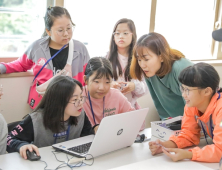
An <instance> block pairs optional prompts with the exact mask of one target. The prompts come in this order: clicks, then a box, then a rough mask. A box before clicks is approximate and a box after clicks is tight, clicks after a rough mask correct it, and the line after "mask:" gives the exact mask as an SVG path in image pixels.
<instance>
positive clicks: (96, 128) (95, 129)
mask: <svg viewBox="0 0 222 170" xmlns="http://www.w3.org/2000/svg"><path fill="white" fill-rule="evenodd" d="M98 128H99V125H98V126H96V127H95V128H94V132H95V134H96V132H97V130H98Z"/></svg>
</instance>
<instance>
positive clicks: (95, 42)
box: [65, 0, 151, 57]
mask: <svg viewBox="0 0 222 170" xmlns="http://www.w3.org/2000/svg"><path fill="white" fill-rule="evenodd" d="M150 7H151V0H139V2H138V3H135V2H134V1H128V0H121V1H120V0H112V1H104V0H94V1H92V0H81V1H80V0H66V1H65V8H67V10H68V11H69V13H70V15H71V17H72V20H73V22H74V23H75V24H76V28H75V30H74V34H73V38H74V39H76V40H79V41H81V42H83V43H85V45H86V47H87V49H88V51H89V54H90V57H95V56H105V55H106V54H107V52H108V51H109V44H110V38H111V35H112V31H113V27H114V25H115V23H116V22H117V21H118V20H119V19H121V18H129V19H132V20H133V21H134V24H135V26H136V31H137V38H139V37H140V36H142V35H143V34H147V33H148V32H149V18H150Z"/></svg>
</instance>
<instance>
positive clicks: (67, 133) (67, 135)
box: [53, 125, 70, 144]
mask: <svg viewBox="0 0 222 170" xmlns="http://www.w3.org/2000/svg"><path fill="white" fill-rule="evenodd" d="M69 130H70V125H69V126H68V129H67V130H66V131H65V133H66V141H67V140H69ZM53 136H54V137H55V140H54V144H56V140H57V137H58V133H55V134H54V135H53Z"/></svg>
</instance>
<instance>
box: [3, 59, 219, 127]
mask: <svg viewBox="0 0 222 170" xmlns="http://www.w3.org/2000/svg"><path fill="white" fill-rule="evenodd" d="M214 67H215V69H216V70H217V71H218V73H219V75H220V77H221V78H222V63H221V64H216V65H214ZM18 76H19V77H18ZM32 80H33V75H31V74H30V73H13V74H10V75H0V84H2V85H3V93H4V95H3V96H2V99H1V100H0V112H1V113H2V114H3V116H4V117H5V119H6V121H7V123H10V122H13V121H17V120H21V119H22V117H23V116H25V115H26V114H28V113H30V112H31V109H30V107H29V105H28V104H27V99H28V93H29V88H30V85H31V82H32ZM220 87H222V82H220ZM138 103H139V104H140V106H141V107H142V108H145V107H149V109H150V110H149V112H148V115H147V117H146V127H150V122H151V121H155V120H159V116H158V114H157V111H156V108H155V106H154V104H153V100H152V98H151V96H150V94H147V95H145V96H143V97H141V98H139V99H138Z"/></svg>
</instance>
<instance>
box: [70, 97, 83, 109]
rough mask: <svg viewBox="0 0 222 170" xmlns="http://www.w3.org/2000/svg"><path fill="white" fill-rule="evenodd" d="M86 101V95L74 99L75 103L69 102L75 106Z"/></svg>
mask: <svg viewBox="0 0 222 170" xmlns="http://www.w3.org/2000/svg"><path fill="white" fill-rule="evenodd" d="M85 101H86V96H82V97H81V98H80V99H75V103H71V102H69V103H71V104H74V106H75V107H78V106H79V105H80V103H81V104H83V103H85Z"/></svg>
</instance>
